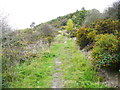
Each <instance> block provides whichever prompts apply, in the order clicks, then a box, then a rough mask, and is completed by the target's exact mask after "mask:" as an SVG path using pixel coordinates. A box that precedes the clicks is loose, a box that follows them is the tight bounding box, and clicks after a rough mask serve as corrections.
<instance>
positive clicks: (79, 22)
mask: <svg viewBox="0 0 120 90" xmlns="http://www.w3.org/2000/svg"><path fill="white" fill-rule="evenodd" d="M119 8H120V2H119V1H118V2H115V3H114V4H113V6H112V7H108V9H107V10H105V12H104V13H100V12H99V11H98V10H96V9H92V10H85V8H82V9H81V10H80V11H78V10H77V11H76V12H74V13H70V14H68V15H65V16H60V17H58V18H56V19H53V20H51V21H48V22H46V23H42V24H39V25H36V26H35V23H34V22H32V24H31V25H30V27H31V28H26V29H23V30H12V29H11V28H10V26H9V25H7V22H6V21H5V18H2V17H0V29H1V31H2V37H1V38H0V39H1V41H2V45H1V46H2V55H1V58H2V87H3V88H51V87H52V86H54V85H53V83H52V80H53V79H54V78H55V77H54V75H53V74H56V73H60V75H61V76H60V77H59V79H60V80H61V81H62V82H63V83H62V85H61V86H63V87H65V88H66V87H67V88H109V87H112V86H107V85H105V84H104V83H102V82H103V81H104V78H103V77H100V76H99V74H98V72H97V69H98V68H102V69H106V68H107V69H111V70H112V69H114V70H116V71H117V72H119V71H120V42H119V41H120V33H119V31H120V9H119ZM111 12H114V13H111ZM78 48H80V50H78ZM84 49H86V51H87V52H89V51H91V54H90V56H91V57H90V58H91V59H90V60H89V59H88V58H87V57H86V56H85V54H84V53H82V52H81V51H82V50H84ZM56 59H57V60H59V61H60V62H61V64H60V66H59V67H57V66H56V65H55V60H56ZM56 67H57V69H59V68H60V69H59V70H57V71H56V70H55V69H56ZM111 72H112V71H111ZM56 83H57V81H56ZM56 86H57V85H56ZM116 86H117V87H120V86H119V85H116Z"/></svg>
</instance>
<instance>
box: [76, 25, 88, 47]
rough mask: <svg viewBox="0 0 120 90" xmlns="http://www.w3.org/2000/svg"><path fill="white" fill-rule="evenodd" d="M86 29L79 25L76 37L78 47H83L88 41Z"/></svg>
mask: <svg viewBox="0 0 120 90" xmlns="http://www.w3.org/2000/svg"><path fill="white" fill-rule="evenodd" d="M87 34H88V29H87V28H83V27H80V28H79V29H78V31H77V34H76V37H77V40H76V41H77V44H78V45H79V46H80V48H81V49H82V48H84V47H85V46H86V45H87V44H88V43H89V39H88V38H87Z"/></svg>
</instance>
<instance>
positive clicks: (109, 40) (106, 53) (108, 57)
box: [92, 34, 120, 67]
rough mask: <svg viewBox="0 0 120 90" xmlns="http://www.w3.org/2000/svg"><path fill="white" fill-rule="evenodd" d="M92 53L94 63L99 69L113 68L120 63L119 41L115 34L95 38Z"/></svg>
mask: <svg viewBox="0 0 120 90" xmlns="http://www.w3.org/2000/svg"><path fill="white" fill-rule="evenodd" d="M95 40H96V42H95V45H94V48H93V51H92V62H93V63H94V64H96V65H97V66H99V67H108V66H110V67H113V66H116V67H117V65H118V63H119V62H120V59H119V54H118V39H117V36H115V35H113V34H104V35H103V34H101V35H98V36H97V37H96V38H95Z"/></svg>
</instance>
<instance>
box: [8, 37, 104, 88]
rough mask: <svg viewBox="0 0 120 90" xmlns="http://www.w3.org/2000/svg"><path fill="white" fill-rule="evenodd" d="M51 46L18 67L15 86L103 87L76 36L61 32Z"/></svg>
mask: <svg viewBox="0 0 120 90" xmlns="http://www.w3.org/2000/svg"><path fill="white" fill-rule="evenodd" d="M55 40H56V41H55V43H54V44H53V45H52V46H51V48H50V49H49V50H46V51H44V52H42V54H41V55H39V56H37V57H35V58H33V59H30V61H27V62H25V63H22V64H20V65H17V66H16V67H15V71H16V78H15V79H14V81H13V82H11V83H9V84H10V87H11V88H13V87H14V88H66V87H67V88H102V87H105V86H104V85H102V84H101V83H100V81H101V78H100V77H98V76H97V73H96V71H95V69H94V68H93V66H92V64H91V62H90V61H89V60H88V59H87V58H86V57H85V55H83V54H82V53H81V52H80V51H79V50H78V48H77V46H76V44H75V42H74V41H73V40H72V39H68V38H66V37H65V36H62V35H59V36H57V37H56V38H55Z"/></svg>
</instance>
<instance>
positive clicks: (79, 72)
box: [54, 36, 105, 88]
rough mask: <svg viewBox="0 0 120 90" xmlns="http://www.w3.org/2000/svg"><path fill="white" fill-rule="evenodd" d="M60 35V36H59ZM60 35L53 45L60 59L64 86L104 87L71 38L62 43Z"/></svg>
mask: <svg viewBox="0 0 120 90" xmlns="http://www.w3.org/2000/svg"><path fill="white" fill-rule="evenodd" d="M60 37H61V36H60ZM64 38H65V37H62V38H61V40H59V42H58V43H56V44H55V45H54V50H56V54H57V55H58V59H59V60H61V61H62V70H61V71H60V72H61V73H63V77H61V78H63V79H64V82H65V83H64V84H65V85H64V87H65V88H66V87H68V88H105V86H104V85H102V84H101V83H100V80H101V79H102V78H100V77H99V76H98V75H97V73H96V71H95V69H94V67H93V65H92V64H91V62H90V61H89V60H88V59H87V58H86V57H85V55H83V54H82V53H81V52H80V51H79V50H78V48H77V46H76V45H75V42H73V41H72V40H71V39H68V40H67V43H63V42H62V41H64Z"/></svg>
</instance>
